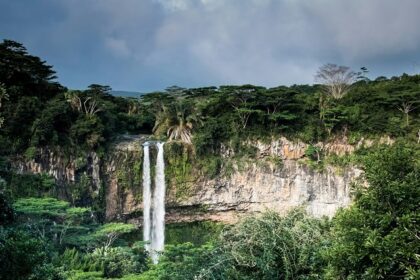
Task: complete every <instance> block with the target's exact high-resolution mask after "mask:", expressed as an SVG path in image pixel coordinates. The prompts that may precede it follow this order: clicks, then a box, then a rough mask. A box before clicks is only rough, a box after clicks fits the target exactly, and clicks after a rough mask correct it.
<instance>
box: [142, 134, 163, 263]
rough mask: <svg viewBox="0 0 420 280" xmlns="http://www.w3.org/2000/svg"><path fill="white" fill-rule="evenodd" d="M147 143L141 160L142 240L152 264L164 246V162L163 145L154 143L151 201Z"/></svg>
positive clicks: (156, 260) (155, 261)
mask: <svg viewBox="0 0 420 280" xmlns="http://www.w3.org/2000/svg"><path fill="white" fill-rule="evenodd" d="M149 145H150V143H149V142H146V143H145V144H144V148H143V149H144V158H143V207H144V208H143V240H144V241H149V243H150V244H146V245H145V248H146V250H147V251H148V252H149V253H150V255H151V257H152V260H153V262H154V263H157V262H158V257H159V252H161V251H163V249H164V245H165V191H166V186H165V161H164V154H163V153H164V152H163V145H164V143H156V146H157V149H158V152H157V159H156V175H155V184H154V189H153V201H152V191H151V178H150V177H151V176H150V154H149Z"/></svg>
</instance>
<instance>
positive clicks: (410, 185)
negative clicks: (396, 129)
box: [328, 143, 420, 279]
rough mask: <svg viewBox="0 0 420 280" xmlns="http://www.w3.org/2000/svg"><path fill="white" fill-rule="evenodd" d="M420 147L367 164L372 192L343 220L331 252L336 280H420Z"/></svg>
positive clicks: (395, 150) (338, 220) (398, 148)
mask: <svg viewBox="0 0 420 280" xmlns="http://www.w3.org/2000/svg"><path fill="white" fill-rule="evenodd" d="M418 156H419V150H418V147H417V148H415V147H410V146H407V145H406V144H402V143H398V144H396V145H394V146H391V147H380V148H379V149H378V150H377V151H375V152H373V153H372V154H371V155H369V156H368V157H367V158H366V162H365V165H364V166H365V167H364V169H365V178H366V180H367V182H368V183H369V187H368V188H366V187H365V186H364V185H358V186H357V189H356V196H355V201H354V204H353V205H352V206H351V207H350V208H348V209H344V210H342V211H341V212H339V213H338V214H337V216H336V217H335V221H334V228H333V229H334V230H333V234H334V239H333V240H334V242H333V244H332V247H331V248H330V249H329V252H328V259H329V263H330V265H329V271H328V275H329V276H330V277H331V278H332V279H379V278H383V279H390V278H404V279H416V277H418V276H419V275H420V274H419V273H420V265H419V264H420V262H419V256H418V253H419V252H420V242H419V223H420V215H419V212H418V206H419V205H420V188H419V185H418V183H419V181H420V169H419V167H420V166H419V161H418V158H419V157H418Z"/></svg>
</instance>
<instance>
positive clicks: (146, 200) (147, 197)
mask: <svg viewBox="0 0 420 280" xmlns="http://www.w3.org/2000/svg"><path fill="white" fill-rule="evenodd" d="M143 151H144V158H143V241H146V242H149V244H146V245H145V248H146V250H147V251H149V250H150V240H151V232H150V230H151V220H150V207H151V204H152V191H151V181H150V155H149V143H147V142H146V143H144V146H143Z"/></svg>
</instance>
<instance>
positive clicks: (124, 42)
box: [0, 0, 420, 92]
mask: <svg viewBox="0 0 420 280" xmlns="http://www.w3.org/2000/svg"><path fill="white" fill-rule="evenodd" d="M419 14H420V0H342V1H341V0H0V38H1V39H4V38H7V39H12V40H16V41H19V42H21V43H23V44H24V45H25V46H26V47H27V48H28V50H29V52H30V53H32V54H35V55H38V56H40V57H41V58H43V59H45V60H47V62H48V63H49V64H52V65H53V66H54V69H55V70H56V71H57V72H58V77H59V78H58V80H59V82H61V83H62V84H63V85H65V86H67V87H70V88H77V89H83V88H86V86H87V85H89V84H92V83H99V84H104V85H110V86H111V87H112V88H113V89H115V90H131V91H142V92H148V91H153V90H161V89H164V88H166V87H168V86H171V85H178V86H182V87H199V86H208V85H216V86H217V85H221V84H248V83H250V84H256V85H262V86H267V87H272V86H277V85H280V84H286V85H290V84H294V83H297V84H300V83H313V82H314V74H315V72H316V70H317V68H318V67H319V66H320V65H322V64H324V63H327V62H331V63H336V64H342V65H347V66H351V67H352V68H354V69H355V70H358V69H359V68H360V67H362V66H366V67H367V68H368V69H369V70H370V76H371V77H377V76H380V75H384V76H392V75H400V74H402V73H403V72H406V73H419V72H420V16H419Z"/></svg>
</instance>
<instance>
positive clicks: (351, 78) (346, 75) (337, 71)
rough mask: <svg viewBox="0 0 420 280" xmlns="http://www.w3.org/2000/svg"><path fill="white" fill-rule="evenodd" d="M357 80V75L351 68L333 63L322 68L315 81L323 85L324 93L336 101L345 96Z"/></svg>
mask: <svg viewBox="0 0 420 280" xmlns="http://www.w3.org/2000/svg"><path fill="white" fill-rule="evenodd" d="M356 79H357V73H355V72H353V71H352V70H351V69H350V68H349V67H347V66H338V65H336V64H331V63H328V64H325V65H323V66H321V67H320V68H319V70H318V72H317V73H316V75H315V80H316V81H317V82H319V83H321V84H322V85H323V91H324V92H325V93H326V94H327V95H328V96H331V97H332V98H335V99H340V98H342V97H343V96H345V95H346V93H347V92H348V91H349V90H350V87H351V85H352V84H353V83H354V82H355V81H356Z"/></svg>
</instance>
